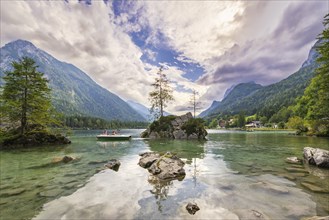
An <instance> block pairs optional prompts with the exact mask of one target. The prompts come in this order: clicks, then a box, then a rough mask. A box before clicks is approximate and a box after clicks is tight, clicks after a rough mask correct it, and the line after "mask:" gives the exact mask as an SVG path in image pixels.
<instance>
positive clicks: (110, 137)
mask: <svg viewBox="0 0 329 220" xmlns="http://www.w3.org/2000/svg"><path fill="white" fill-rule="evenodd" d="M96 137H97V140H99V141H128V140H130V139H131V135H123V134H100V135H97V136H96Z"/></svg>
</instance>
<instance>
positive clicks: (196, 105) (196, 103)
mask: <svg viewBox="0 0 329 220" xmlns="http://www.w3.org/2000/svg"><path fill="white" fill-rule="evenodd" d="M197 95H199V93H198V92H197V91H196V90H193V91H192V96H191V103H192V106H193V117H194V118H195V112H196V110H197V109H199V108H198V104H199V102H197V101H196V98H197Z"/></svg>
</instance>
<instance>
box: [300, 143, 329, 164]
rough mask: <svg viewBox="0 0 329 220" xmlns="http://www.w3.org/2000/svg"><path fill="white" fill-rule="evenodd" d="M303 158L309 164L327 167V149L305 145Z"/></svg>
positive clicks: (328, 161) (328, 160)
mask: <svg viewBox="0 0 329 220" xmlns="http://www.w3.org/2000/svg"><path fill="white" fill-rule="evenodd" d="M304 159H305V160H306V162H307V163H309V164H311V165H316V166H318V167H321V168H329V151H327V150H323V149H320V148H312V147H305V148H304Z"/></svg>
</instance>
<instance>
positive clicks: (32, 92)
mask: <svg viewBox="0 0 329 220" xmlns="http://www.w3.org/2000/svg"><path fill="white" fill-rule="evenodd" d="M12 67H13V70H12V71H7V72H5V76H4V77H3V79H4V81H5V84H4V86H3V91H2V94H1V102H2V110H3V117H5V118H7V119H8V121H9V123H10V124H12V125H14V124H15V123H19V125H20V126H19V128H20V129H19V131H20V135H25V134H26V133H28V132H31V131H36V130H43V129H45V128H46V126H47V125H48V124H49V123H51V120H50V118H51V115H50V110H51V99H50V91H51V90H50V88H49V87H48V80H47V79H46V78H45V77H44V74H43V73H41V72H38V71H37V67H38V66H37V65H36V63H35V61H34V60H33V59H31V58H29V57H23V58H22V59H20V60H19V61H18V62H16V61H14V62H12Z"/></svg>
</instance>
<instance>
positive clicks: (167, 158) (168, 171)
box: [138, 152, 186, 180]
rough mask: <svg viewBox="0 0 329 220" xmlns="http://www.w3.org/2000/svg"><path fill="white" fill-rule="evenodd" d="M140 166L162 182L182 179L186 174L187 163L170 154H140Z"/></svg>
mask: <svg viewBox="0 0 329 220" xmlns="http://www.w3.org/2000/svg"><path fill="white" fill-rule="evenodd" d="M140 156H141V158H140V160H139V163H138V164H139V165H140V166H141V167H143V168H147V169H148V171H149V172H150V173H151V174H152V175H154V176H155V177H157V178H159V179H160V180H173V179H182V178H184V177H185V175H186V173H185V170H184V168H183V167H184V165H185V163H184V162H183V161H182V160H181V159H180V158H178V157H177V156H176V155H173V154H172V153H170V152H167V153H165V154H164V155H162V156H160V155H159V154H157V153H153V152H147V153H143V154H140Z"/></svg>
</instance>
